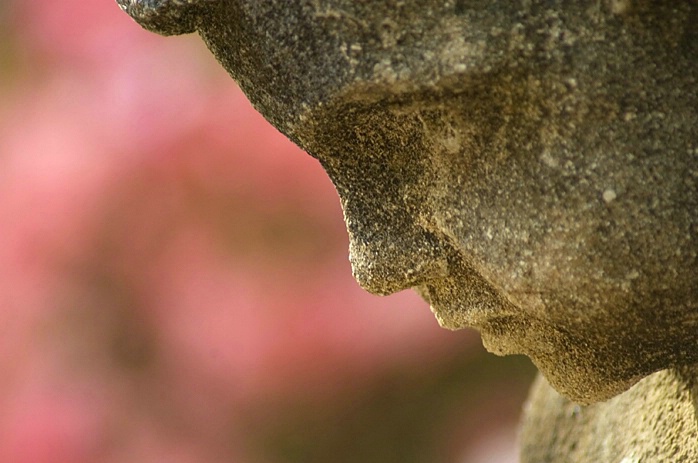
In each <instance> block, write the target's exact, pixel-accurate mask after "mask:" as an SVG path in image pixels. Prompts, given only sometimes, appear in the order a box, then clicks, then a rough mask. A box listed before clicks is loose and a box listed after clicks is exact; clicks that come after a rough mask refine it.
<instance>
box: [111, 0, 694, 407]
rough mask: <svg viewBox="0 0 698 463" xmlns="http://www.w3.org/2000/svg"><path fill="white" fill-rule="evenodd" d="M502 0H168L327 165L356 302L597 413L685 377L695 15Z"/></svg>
mask: <svg viewBox="0 0 698 463" xmlns="http://www.w3.org/2000/svg"><path fill="white" fill-rule="evenodd" d="M120 1H122V3H124V4H126V3H128V2H130V3H128V5H133V4H134V3H138V2H136V1H135V0H128V2H127V0H120ZM146 3H147V2H146ZM157 3H158V2H155V4H157ZM161 3H163V4H167V2H161ZM513 3H514V2H499V3H498V2H479V1H460V0H456V1H451V2H444V1H426V2H424V1H421V2H417V1H416V0H415V1H404V2H390V1H387V2H354V1H353V0H333V1H329V0H328V1H320V0H317V1H307V2H293V3H287V2H285V1H282V0H278V1H272V0H270V1H267V2H258V1H252V0H249V1H245V0H238V1H231V2H213V1H211V0H207V1H199V2H198V3H197V2H193V1H192V2H188V3H186V4H180V2H174V4H175V6H177V8H185V7H186V8H187V10H186V12H185V13H186V14H185V13H181V14H179V13H178V14H179V16H181V17H185V18H186V19H187V21H186V27H183V28H182V30H185V29H186V30H189V29H191V28H192V27H195V28H197V29H198V31H199V33H200V34H201V35H202V37H203V38H204V40H205V41H206V42H207V44H208V45H209V47H210V48H211V50H212V51H213V52H214V54H216V56H217V57H218V59H219V60H220V61H221V62H222V63H223V65H224V66H225V67H226V68H227V69H228V70H229V71H230V73H231V75H232V76H233V77H234V78H235V79H236V80H237V81H238V82H239V84H240V85H241V87H242V88H243V90H245V91H246V92H247V93H248V96H249V97H250V99H251V101H252V102H253V104H255V105H256V107H257V108H258V109H259V110H260V111H261V112H262V113H263V114H264V115H265V116H266V117H267V118H268V119H269V120H270V121H271V122H272V123H274V124H275V125H276V126H277V128H279V129H280V130H281V131H282V132H284V133H286V134H287V135H288V136H289V137H290V138H292V139H293V140H294V141H296V142H297V143H298V144H300V145H301V146H302V147H303V148H305V149H306V150H307V151H308V152H309V153H310V154H311V155H313V156H315V157H317V158H318V159H319V161H320V162H321V163H322V164H323V166H324V167H325V169H326V170H327V172H328V174H329V175H330V177H331V178H332V180H333V182H334V183H335V185H336V187H337V191H338V192H339V195H340V198H341V201H342V206H343V209H344V215H345V219H346V222H347V229H348V232H349V235H350V238H351V245H350V260H351V263H352V269H353V273H354V276H355V277H356V279H357V281H358V282H359V283H360V284H361V285H362V286H363V287H364V288H365V289H367V290H368V291H371V292H373V293H376V294H389V293H392V292H395V291H399V290H402V289H408V288H412V289H414V290H415V291H417V292H418V293H419V294H420V295H422V297H424V299H426V300H427V301H428V302H429V303H430V305H431V306H432V309H433V311H434V313H435V315H436V317H437V319H438V321H439V323H441V324H442V325H443V326H445V327H447V328H452V329H458V328H463V327H472V328H475V329H477V330H479V331H480V332H481V333H482V337H483V341H484V344H485V346H486V347H487V348H488V349H490V350H491V351H493V352H495V353H498V354H525V355H528V356H530V357H531V358H532V359H533V360H534V362H535V363H536V364H537V365H538V366H539V367H540V369H541V370H542V371H543V373H544V374H545V375H546V376H547V377H548V379H549V381H550V382H551V384H552V385H553V386H554V387H556V388H557V389H558V390H559V391H560V392H562V393H564V394H566V395H567V396H569V397H570V398H572V399H573V400H577V401H580V402H591V401H596V400H602V399H605V398H608V397H610V396H612V395H614V394H616V393H619V392H621V391H623V390H625V389H626V388H628V387H629V386H630V385H632V384H633V383H634V382H636V381H637V380H638V379H639V378H641V377H643V376H645V375H647V374H650V373H652V372H654V371H656V370H658V369H662V368H667V367H670V366H674V365H679V364H686V363H694V362H698V349H695V347H694V346H695V345H696V342H697V341H698V329H697V325H698V281H697V278H698V277H697V275H698V257H697V255H698V242H697V241H698V221H697V220H696V215H698V213H697V212H698V135H697V134H696V130H695V127H697V126H698V95H697V93H698V92H696V85H698V59H697V57H698V36H697V35H696V33H695V32H693V31H694V30H695V28H694V27H693V26H692V25H691V24H692V23H691V21H694V20H698V7H696V6H691V5H690V4H689V3H690V2H686V4H685V5H683V4H682V5H679V6H677V5H676V4H675V3H674V2H665V3H666V4H664V3H662V2H655V3H652V4H651V5H650V4H649V3H648V2H644V1H639V0H638V1H637V2H630V1H612V2H599V1H590V2H577V3H575V4H573V5H567V4H566V5H564V6H562V5H557V4H552V3H551V2H547V1H528V2H521V4H520V5H519V4H513ZM147 4H148V5H149V8H151V10H152V8H153V6H152V5H153V2H150V3H147ZM182 5H185V6H182ZM192 5H194V6H192ZM201 5H203V6H201ZM126 8H128V6H127V7H126ZM131 8H135V7H133V6H131ZM134 11H135V10H134ZM192 11H194V13H192ZM131 13H132V14H134V12H133V11H131ZM135 15H138V12H136V13H135ZM153 17H154V16H153V13H152V11H149V13H148V15H147V21H148V22H147V25H148V26H149V27H151V28H153V27H155V28H157V27H160V26H157V25H158V24H160V23H159V22H157V21H155V22H154V21H153ZM164 17H165V18H166V19H168V21H170V20H172V18H175V19H176V17H177V14H174V15H172V14H170V15H169V16H168V15H164ZM141 19H142V18H141ZM153 24H156V26H157V27H156V26H153ZM167 25H168V26H167V27H168V29H167V30H165V29H163V30H162V31H163V32H168V33H171V32H173V31H175V32H176V31H177V30H176V27H175V28H174V29H173V26H172V22H171V21H170V22H167ZM396 316H399V314H396Z"/></svg>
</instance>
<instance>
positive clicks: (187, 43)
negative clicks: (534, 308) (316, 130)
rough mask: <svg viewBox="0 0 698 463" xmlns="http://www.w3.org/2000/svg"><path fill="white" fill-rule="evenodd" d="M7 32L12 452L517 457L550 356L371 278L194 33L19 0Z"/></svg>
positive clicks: (313, 165) (3, 78) (3, 88)
mask: <svg viewBox="0 0 698 463" xmlns="http://www.w3.org/2000/svg"><path fill="white" fill-rule="evenodd" d="M0 39H2V40H0V101H1V102H2V104H1V105H0V272H1V273H2V275H1V277H0V309H1V310H0V368H1V370H2V372H3V374H2V375H1V376H0V461H1V462H12V463H62V462H65V463H68V462H70V463H80V462H100V463H101V462H105V463H107V462H109V463H111V462H115V463H116V462H129V463H137V462H168V463H179V462H181V463H194V462H196V463H198V462H210V463H216V462H235V463H267V462H277V461H284V462H286V461H288V462H295V461H298V462H300V461H303V462H306V461H307V462H311V461H312V462H314V461H317V462H320V461H339V462H341V461H381V462H392V461H415V462H416V461H430V462H439V461H442V462H456V461H459V462H462V461H477V462H485V461H491V462H504V461H514V460H512V459H515V454H514V453H513V450H512V449H513V448H514V443H513V429H514V428H513V426H514V422H515V419H516V414H517V413H518V408H519V407H520V403H521V400H522V398H523V396H524V393H525V388H526V381H528V379H529V378H530V375H531V369H530V368H529V367H528V366H527V364H526V363H525V362H521V361H514V362H513V363H512V361H503V360H491V359H490V358H488V357H485V356H484V355H483V354H482V350H481V346H480V343H479V339H478V337H477V335H476V334H475V333H472V332H467V331H464V332H458V333H452V332H447V331H445V330H442V329H440V328H438V326H437V324H436V322H435V321H434V319H433V316H432V315H431V314H430V311H429V309H428V307H427V306H426V305H425V304H424V303H423V302H422V301H420V300H419V299H418V298H417V297H416V296H415V295H414V294H412V293H411V292H404V293H400V294H397V295H394V296H391V297H385V298H378V297H375V296H371V295H368V294H366V293H364V292H363V291H362V290H361V289H360V288H359V287H358V285H357V284H356V283H355V282H354V281H353V279H352V278H351V269H350V267H349V263H348V261H347V256H346V248H347V239H346V232H345V231H344V226H343V223H342V215H341V210H340V208H339V201H338V199H337V197H336V193H335V192H334V189H333V187H332V185H331V183H330V182H329V180H328V179H327V177H326V176H325V174H324V172H323V171H322V169H321V168H320V166H319V164H318V163H317V162H316V161H315V160H314V159H312V158H310V157H309V156H307V155H306V154H304V153H303V152H302V151H301V150H300V149H299V148H297V147H295V146H294V145H293V144H291V143H290V142H289V141H288V140H287V139H286V138H285V137H284V136H283V135H281V134H280V133H278V132H277V131H276V130H275V129H274V128H272V127H271V126H270V125H269V124H268V123H267V122H266V121H265V120H264V119H263V118H262V117H261V116H260V115H259V114H258V113H256V112H255V111H254V110H253V109H252V108H251V106H250V104H249V103H248V102H247V100H246V98H245V97H244V95H243V94H242V93H241V92H240V91H239V89H238V88H237V87H236V86H235V84H234V82H233V81H232V80H231V79H230V78H229V77H228V76H227V75H226V74H225V72H224V71H223V70H222V69H221V68H220V67H219V66H218V65H217V63H215V61H214V60H213V58H212V57H211V56H210V55H209V54H208V52H207V51H206V50H205V49H204V47H203V45H202V44H201V43H200V40H198V38H197V37H196V36H187V37H175V38H162V37H158V36H156V35H153V34H150V33H148V32H145V31H143V30H141V29H140V27H138V26H137V25H136V24H135V23H134V22H132V21H131V20H130V19H129V18H128V17H127V16H126V15H125V14H124V13H122V12H121V11H120V10H119V8H118V7H117V5H116V3H115V2H114V1H112V0H104V1H91V2H85V1H78V0H64V1H61V2H45V1H40V0H21V1H20V0H10V1H7V0H6V1H5V2H4V3H2V4H1V5H0ZM497 362H500V363H497ZM468 367H470V368H472V374H469V373H468V372H467V371H464V370H465V369H466V368H468ZM507 369H508V370H507ZM415 436H416V437H415ZM502 436H503V437H502ZM503 440H504V441H505V442H506V443H504V444H502V441H503ZM488 446H489V447H488ZM402 448H406V449H407V450H405V451H406V452H407V455H409V457H408V458H405V457H401V456H400V455H399V451H398V450H396V449H402ZM362 452H364V453H362ZM361 455H363V457H362V456H361ZM410 458H412V459H410ZM425 458H428V460H425Z"/></svg>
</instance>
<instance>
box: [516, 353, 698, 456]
mask: <svg viewBox="0 0 698 463" xmlns="http://www.w3.org/2000/svg"><path fill="white" fill-rule="evenodd" d="M697 405H698V368H696V367H695V366H693V367H684V368H680V369H676V370H664V371H660V372H658V373H655V374H653V375H651V376H649V377H647V378H645V379H643V380H641V381H640V382H639V383H637V384H636V385H635V386H633V387H632V388H630V390H628V391H627V392H625V393H624V394H621V395H619V396H617V397H614V398H613V399H611V400H609V401H607V402H602V403H596V404H593V405H588V406H582V405H577V404H574V403H572V402H570V401H569V400H568V399H566V398H564V397H562V396H560V395H559V394H558V393H557V392H555V390H554V389H553V388H552V387H550V385H549V384H548V383H547V382H546V381H545V379H544V378H542V377H539V378H538V380H537V381H536V383H535V384H534V386H533V390H532V391H531V397H530V398H529V400H528V403H527V406H526V411H525V413H524V420H523V429H522V431H521V442H522V448H521V463H548V462H549V463H553V462H575V463H600V462H613V463H661V462H686V463H689V462H691V463H692V462H697V461H698V425H697V424H696V423H697V421H696V406H697Z"/></svg>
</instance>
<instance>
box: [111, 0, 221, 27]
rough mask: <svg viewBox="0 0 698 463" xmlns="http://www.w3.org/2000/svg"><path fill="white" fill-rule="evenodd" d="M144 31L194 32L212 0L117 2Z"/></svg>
mask: <svg viewBox="0 0 698 463" xmlns="http://www.w3.org/2000/svg"><path fill="white" fill-rule="evenodd" d="M116 2H117V3H118V4H119V6H120V7H121V9H122V10H124V11H125V12H126V13H128V14H129V16H131V17H132V18H133V19H135V20H136V22H137V23H138V24H140V25H141V26H142V27H143V28H144V29H147V30H149V31H151V32H155V33H157V34H161V35H179V34H189V33H191V32H194V31H195V30H196V29H197V27H198V25H199V23H200V17H201V12H202V10H203V6H202V5H203V4H204V3H209V4H210V3H211V0H116Z"/></svg>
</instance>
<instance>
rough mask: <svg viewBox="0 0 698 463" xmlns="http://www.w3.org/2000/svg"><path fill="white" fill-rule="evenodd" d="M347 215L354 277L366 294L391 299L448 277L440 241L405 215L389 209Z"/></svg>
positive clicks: (347, 210)
mask: <svg viewBox="0 0 698 463" xmlns="http://www.w3.org/2000/svg"><path fill="white" fill-rule="evenodd" d="M386 212H388V213H387V214H386ZM390 212H392V214H390ZM344 215H345V220H346V223H347V230H348V232H349V261H350V262H351V267H352V273H353V275H354V278H355V279H356V281H357V282H358V283H359V285H360V286H361V287H362V288H364V289H365V290H366V291H368V292H370V293H373V294H377V295H388V294H392V293H395V292H397V291H401V290H403V289H408V288H412V287H414V286H418V285H420V284H422V283H424V282H425V281H427V280H429V279H433V278H438V277H439V276H443V275H445V274H446V271H447V263H446V257H445V255H444V253H443V250H442V245H441V243H440V241H439V239H438V237H437V236H436V235H434V234H433V233H431V232H429V231H427V230H425V229H424V228H422V227H421V226H419V225H418V224H416V223H414V221H413V220H411V218H410V217H407V216H406V214H404V212H402V213H401V212H400V211H399V210H397V209H395V208H388V210H387V211H386V210H385V209H384V210H373V211H371V212H370V213H366V211H365V210H363V211H361V212H360V213H357V212H355V211H353V210H352V208H351V207H348V208H347V207H345V209H344ZM357 216H358V217H357Z"/></svg>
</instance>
